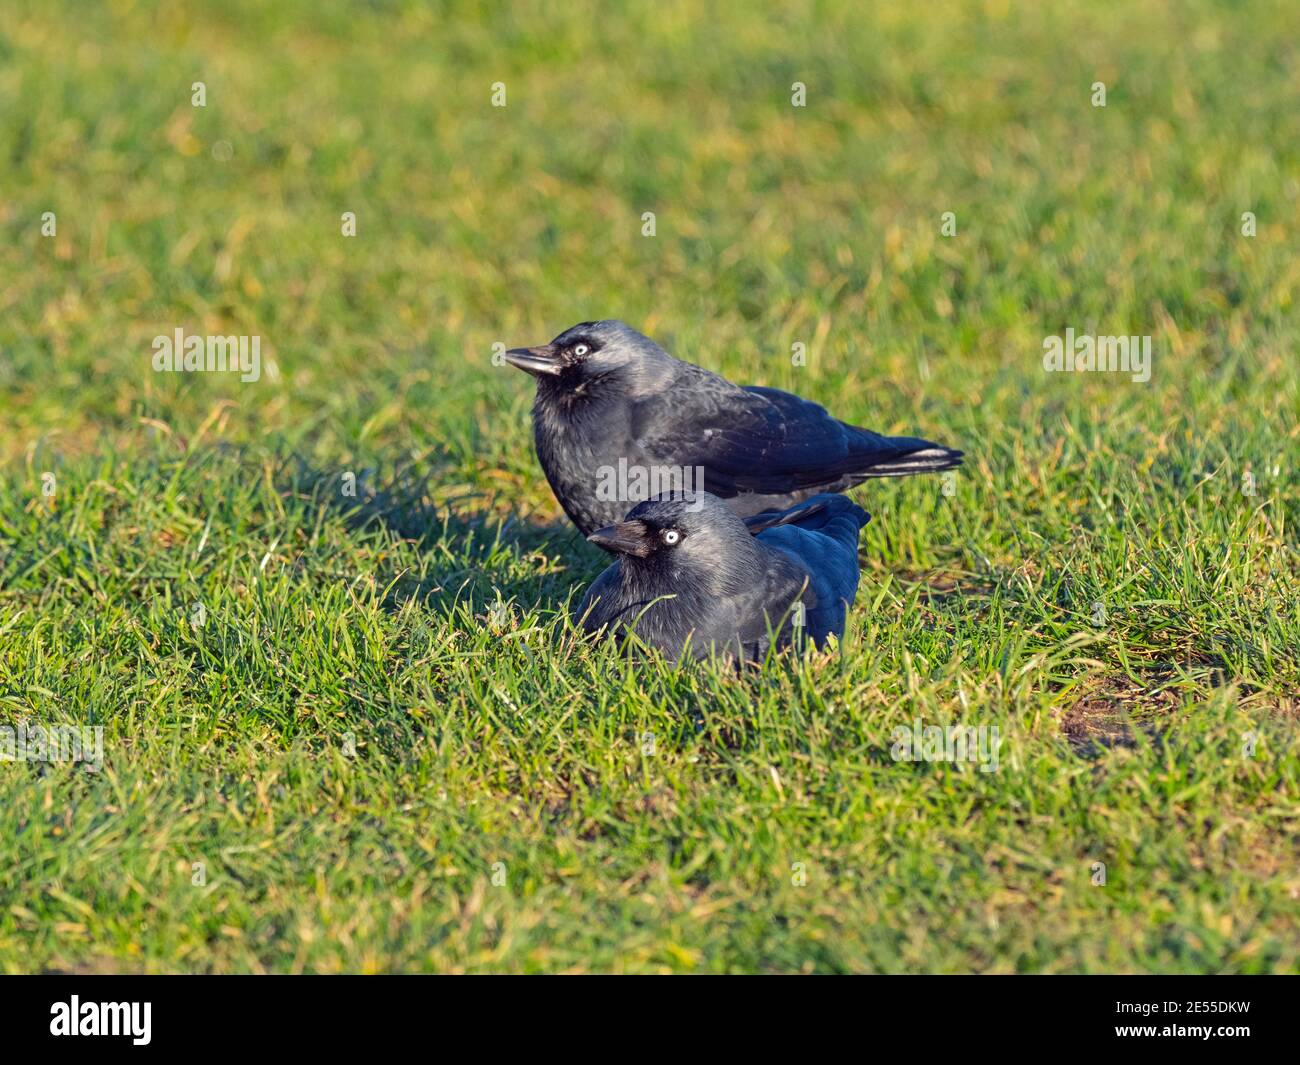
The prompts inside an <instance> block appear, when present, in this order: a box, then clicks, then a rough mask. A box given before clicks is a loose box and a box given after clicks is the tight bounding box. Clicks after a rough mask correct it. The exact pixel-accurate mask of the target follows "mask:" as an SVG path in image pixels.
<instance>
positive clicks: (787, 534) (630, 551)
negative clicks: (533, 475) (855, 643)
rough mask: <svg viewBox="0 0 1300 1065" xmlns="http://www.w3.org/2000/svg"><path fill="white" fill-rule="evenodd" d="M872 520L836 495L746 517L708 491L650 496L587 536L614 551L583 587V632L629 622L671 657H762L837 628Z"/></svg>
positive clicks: (820, 641) (613, 629)
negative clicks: (771, 650) (607, 564)
mask: <svg viewBox="0 0 1300 1065" xmlns="http://www.w3.org/2000/svg"><path fill="white" fill-rule="evenodd" d="M869 520H870V515H868V514H867V512H866V511H865V510H863V509H862V508H861V507H860V506H858V505H857V504H856V503H854V502H853V501H852V500H851V499H847V498H845V497H844V496H838V495H829V494H823V495H817V496H813V497H812V498H811V499H808V500H806V501H805V502H803V503H801V504H799V505H798V506H795V507H791V508H789V509H787V510H780V511H768V512H765V513H763V514H759V515H756V516H755V517H753V518H751V519H750V521H749V523H748V524H746V522H744V521H742V520H741V519H740V518H738V517H737V516H736V515H735V514H733V513H732V512H731V510H730V509H728V507H727V506H726V504H725V503H724V502H723V501H722V500H720V499H718V498H716V497H715V496H711V495H707V494H701V495H698V496H694V497H681V496H676V497H671V498H665V499H653V500H649V501H647V502H644V503H640V504H638V505H637V506H635V507H633V508H632V510H631V511H629V512H628V514H627V517H626V518H625V519H624V520H623V521H620V522H618V523H616V524H614V525H610V526H609V527H608V528H604V529H600V530H598V531H596V532H594V533H592V534H591V535H590V536H589V537H587V539H588V540H590V541H591V542H592V543H593V544H596V545H597V546H599V547H601V548H604V549H605V550H606V551H609V552H610V553H611V554H614V555H617V556H618V558H617V561H616V562H615V563H614V564H613V565H612V566H610V567H609V568H608V569H607V570H605V571H604V572H603V573H602V574H601V575H600V576H599V577H597V578H596V581H595V583H593V584H592V586H591V587H590V588H589V589H588V590H587V594H586V596H585V597H584V598H583V600H582V605H581V606H580V607H579V608H578V614H577V617H578V619H579V620H580V622H581V624H582V626H583V628H584V629H586V631H588V632H598V631H600V630H602V629H605V630H607V631H609V632H610V633H611V634H613V635H615V636H617V637H619V638H623V637H625V636H626V635H627V633H628V632H629V631H631V632H634V633H635V634H636V636H637V637H638V638H639V639H640V640H641V641H643V642H644V643H646V644H648V645H649V646H651V647H654V648H657V649H659V650H660V651H662V652H663V653H664V654H665V655H667V656H668V657H669V658H672V659H674V660H677V659H680V658H681V657H682V656H683V653H684V652H686V651H687V648H688V647H689V654H690V655H692V656H693V657H695V658H702V657H705V656H706V655H708V654H709V653H710V652H711V651H716V652H717V653H719V654H721V655H724V656H734V657H737V658H741V659H745V660H749V661H757V660H761V659H762V658H763V657H764V655H766V653H767V651H768V649H769V647H770V646H772V641H773V640H775V641H776V646H777V647H778V648H780V647H784V646H786V645H788V644H790V643H797V644H802V642H803V641H804V640H806V639H811V640H812V642H813V643H814V644H816V645H817V646H818V647H822V646H824V645H825V643H826V638H827V637H828V636H829V635H830V634H831V633H834V634H835V636H836V638H837V639H839V638H842V637H843V635H844V620H845V617H846V614H847V611H848V606H849V604H850V603H852V602H853V597H854V596H855V595H856V594H857V590H858V533H859V531H860V530H861V529H862V527H863V526H864V525H866V523H867V522H868V521H869Z"/></svg>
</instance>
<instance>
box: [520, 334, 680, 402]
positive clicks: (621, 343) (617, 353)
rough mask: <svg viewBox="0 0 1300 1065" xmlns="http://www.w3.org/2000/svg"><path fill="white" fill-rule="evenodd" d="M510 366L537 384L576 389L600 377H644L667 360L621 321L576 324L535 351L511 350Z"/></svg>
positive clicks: (666, 357)
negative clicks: (525, 374) (535, 379)
mask: <svg viewBox="0 0 1300 1065" xmlns="http://www.w3.org/2000/svg"><path fill="white" fill-rule="evenodd" d="M505 359H506V362H508V363H510V365H511V366H514V367H517V368H518V369H520V370H523V371H524V372H525V373H530V374H532V375H533V376H534V377H536V378H537V379H538V381H539V383H540V382H549V383H550V384H552V385H555V386H558V387H559V388H561V389H569V390H576V389H578V388H580V387H581V386H582V385H584V384H586V383H588V382H590V381H593V380H596V379H599V378H603V377H610V376H613V375H625V376H628V377H634V378H635V377H640V376H644V375H645V374H646V373H647V372H648V371H649V370H650V368H651V367H653V366H655V365H658V364H661V363H670V362H671V357H670V356H669V355H668V353H667V352H666V351H664V349H663V348H661V347H660V346H659V345H658V344H656V343H655V342H654V341H653V340H651V339H650V338H649V337H647V336H643V335H642V334H640V333H638V332H637V331H636V330H635V329H633V328H632V327H631V326H629V325H627V324H626V323H624V322H620V321H616V320H614V319H609V320H607V321H603V322H579V323H578V324H577V325H575V326H572V327H571V328H569V329H566V330H565V331H564V332H563V333H561V334H560V335H559V336H557V337H556V338H555V339H554V340H552V341H551V342H550V343H549V344H543V345H542V346H541V347H536V348H511V349H510V350H509V351H507V352H506V354H505Z"/></svg>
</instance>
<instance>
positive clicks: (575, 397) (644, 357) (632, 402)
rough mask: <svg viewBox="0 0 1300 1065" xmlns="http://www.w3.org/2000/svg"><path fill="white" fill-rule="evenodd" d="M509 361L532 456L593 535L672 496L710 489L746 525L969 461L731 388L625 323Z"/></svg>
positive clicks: (783, 396)
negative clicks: (631, 511)
mask: <svg viewBox="0 0 1300 1065" xmlns="http://www.w3.org/2000/svg"><path fill="white" fill-rule="evenodd" d="M505 358H506V360H507V361H508V362H509V363H510V364H511V365H512V366H517V367H518V368H519V369H521V370H525V371H527V372H528V373H530V374H532V375H533V376H534V377H536V378H537V400H536V402H535V403H534V404H533V439H534V440H535V442H536V444H537V457H538V458H539V459H540V460H541V464H542V469H543V470H544V471H545V472H546V479H547V480H548V481H550V483H551V488H552V490H553V491H554V492H555V497H556V499H558V500H559V501H560V505H561V506H562V507H563V508H564V511H565V513H566V514H568V515H569V517H570V518H571V519H572V520H573V523H574V524H575V525H577V526H578V528H579V529H581V530H582V532H583V534H584V535H586V534H589V533H591V532H593V531H594V530H596V529H598V528H600V527H601V526H604V525H610V524H612V523H613V522H616V521H618V520H619V518H621V517H622V516H623V514H624V513H625V512H626V511H627V509H628V506H629V504H630V503H636V502H640V501H641V500H644V499H647V498H650V497H651V496H655V495H661V494H664V495H666V494H669V493H670V492H674V491H676V492H681V491H692V490H695V491H698V490H704V491H707V492H709V493H711V494H713V495H716V496H719V497H720V498H722V499H724V500H726V502H727V505H728V506H729V507H730V508H731V509H732V510H733V511H734V512H735V513H737V514H739V515H740V516H741V517H749V516H751V515H754V514H758V513H760V512H762V511H764V510H770V509H773V508H775V509H784V508H786V507H790V506H792V505H794V504H795V503H798V502H799V501H800V500H803V499H807V498H809V497H810V496H813V495H817V494H818V493H821V492H843V491H844V490H845V489H847V488H851V487H853V486H854V485H855V484H860V483H861V482H862V481H864V480H866V479H867V478H869V477H903V476H906V475H907V474H911V473H928V472H931V471H934V470H946V469H949V468H950V467H953V466H957V465H960V463H961V457H962V453H961V452H960V451H953V450H952V449H951V448H946V447H940V446H939V445H938V444H933V443H931V442H930V441H929V440H921V439H919V438H917V437H911V436H881V435H880V434H878V433H873V432H871V430H869V429H859V428H858V427H857V426H853V425H848V424H846V423H844V422H841V421H836V420H835V419H834V418H832V417H831V416H830V415H829V414H827V413H826V411H825V409H824V408H822V407H819V406H818V405H817V404H816V403H811V402H809V401H808V400H806V399H801V398H800V397H798V396H795V395H791V394H790V393H789V392H782V391H780V390H779V389H775V388H758V387H752V388H741V387H740V386H739V385H733V384H732V383H731V382H730V381H728V380H726V378H723V377H719V376H718V375H717V374H715V373H710V372H709V371H708V370H704V369H701V368H700V367H698V366H693V365H691V364H690V363H688V362H682V361H680V360H678V359H675V358H673V357H672V356H671V355H669V354H668V352H666V351H664V349H663V348H661V347H660V346H659V345H658V344H656V343H655V342H654V341H653V340H651V339H650V338H649V337H645V336H642V335H641V334H640V333H638V332H637V331H636V330H635V329H632V328H631V327H629V326H627V325H625V324H624V323H622V322H618V321H605V322H583V323H581V324H579V325H575V326H574V327H573V328H572V329H566V330H565V331H564V332H563V333H561V334H560V335H559V336H557V337H556V338H555V339H554V340H552V341H551V342H550V343H549V344H546V345H544V346H542V347H537V348H514V349H512V350H510V351H507V352H506V353H505ZM620 470H623V471H630V473H631V476H625V477H623V478H622V480H621V481H620V477H619V473H618V471H620ZM656 471H659V473H658V487H657V490H656V480H655V479H656ZM674 476H675V477H676V478H677V479H676V481H673V480H672V478H673V477H674ZM638 477H639V478H640V479H638ZM698 478H702V480H703V484H699V483H695V482H696V480H697V479H698ZM665 480H669V481H670V483H667V484H665V483H664V481H665ZM624 482H626V483H624ZM624 488H626V489H627V490H621V489H624Z"/></svg>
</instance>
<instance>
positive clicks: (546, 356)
mask: <svg viewBox="0 0 1300 1065" xmlns="http://www.w3.org/2000/svg"><path fill="white" fill-rule="evenodd" d="M506 362H508V363H510V365H511V366H515V367H518V368H519V369H521V370H523V371H524V372H525V373H530V374H532V375H533V376H534V377H541V376H543V375H552V376H553V375H555V374H557V373H559V372H560V371H561V370H562V369H564V367H563V366H562V365H560V360H559V357H558V355H557V354H556V351H555V347H554V345H552V344H545V345H543V346H542V347H540V348H511V349H510V350H509V351H507V352H506Z"/></svg>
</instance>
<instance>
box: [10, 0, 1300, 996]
mask: <svg viewBox="0 0 1300 1065" xmlns="http://www.w3.org/2000/svg"><path fill="white" fill-rule="evenodd" d="M547 8H548V10H546V11H545V13H544V14H543V13H542V9H541V6H540V5H538V7H537V8H536V9H533V8H532V7H531V5H529V6H528V10H524V9H523V5H511V7H510V8H509V9H505V8H503V9H502V11H501V12H499V13H497V14H496V15H489V14H487V13H485V12H484V10H483V6H482V5H479V4H468V3H466V4H457V3H445V4H433V5H428V6H427V7H426V6H425V5H422V4H415V3H410V4H407V3H400V2H396V0H394V2H388V0H373V2H371V3H366V4H345V3H341V2H332V0H285V2H280V3H275V4H271V3H265V4H262V3H252V2H249V0H227V2H226V3H222V4H206V5H199V4H193V5H190V4H182V3H177V2H162V3H157V4H150V3H143V2H135V3H132V2H131V0H113V2H111V3H105V4H93V5H91V4H82V3H75V2H72V0H66V2H65V0H9V2H7V3H5V4H4V5H3V10H2V11H0V415H2V416H0V723H3V724H6V725H8V726H11V727H17V726H22V725H28V726H34V725H47V726H48V725H57V724H65V725H76V726H102V728H103V730H104V732H103V743H104V750H103V763H102V766H101V768H100V769H99V771H98V772H94V771H92V770H91V769H90V768H88V767H87V766H85V765H82V764H76V763H67V762H57V761H46V762H41V761H9V762H0V809H3V810H4V817H3V818H0V970H4V971H41V970H52V969H53V970H70V971H77V972H83V971H84V972H98V971H192V972H249V971H252V972H268V971H271V972H298V971H310V972H333V971H365V972H374V971H405V970H452V971H475V972H482V971H526V972H536V971H548V972H553V971H665V970H672V971H763V972H768V971H822V972H842V971H855V972H856V971H891V972H892V971H937V972H970V971H977V972H1007V971H1022V972H1024V971H1033V972H1080V971H1082V972H1099V971H1119V972H1143V971H1161V972H1163V971H1177V972H1252V973H1253V972H1295V971H1297V970H1298V969H1300V865H1298V863H1297V855H1298V854H1300V759H1298V758H1297V754H1298V752H1300V745H1298V744H1297V740H1296V727H1297V718H1298V716H1300V541H1298V536H1297V529H1300V478H1298V477H1297V458H1298V457H1300V354H1298V351H1300V315H1297V307H1296V290H1297V285H1298V283H1300V256H1298V255H1297V247H1298V246H1300V243H1298V234H1297V228H1296V223H1297V219H1298V218H1300V212H1298V201H1300V7H1298V6H1297V5H1296V4H1295V3H1293V2H1290V0H1249V2H1245V3H1240V4H1233V5H1228V4H1222V5H1220V4H1210V3H1203V2H1188V3H1176V2H1173V0H1169V2H1158V0H1149V2H1140V3H1127V2H1125V3H1119V2H1116V3H1085V2H1082V0H1080V2H1065V3H1052V4H1038V3H1033V4H1031V3H1023V4H1022V3H1010V2H997V0H988V2H984V3H963V4H955V3H942V2H941V3H939V4H937V5H929V6H926V7H920V6H917V5H914V4H903V3H890V4H884V5H880V6H879V7H878V8H877V6H876V5H870V6H868V5H862V4H852V3H848V2H844V3H838V2H806V3H794V4H783V5H780V6H779V7H777V6H776V5H773V7H772V9H771V10H770V11H768V12H767V13H766V14H762V15H760V14H758V13H757V12H755V11H754V10H753V9H752V6H751V5H743V4H739V3H723V4H721V5H707V7H706V5H704V4H700V3H653V4H651V3H645V4H634V5H626V6H623V7H618V6H607V5H596V4H586V3H568V4H563V5H547ZM196 82H202V83H203V88H202V92H203V93H204V94H205V100H204V104H205V106H195V105H194V102H193V100H194V94H195V93H196V92H198V91H199V90H198V89H196V87H195V83H196ZM796 82H800V83H803V84H804V85H805V86H806V106H804V107H796V106H793V105H792V91H793V90H792V86H793V85H794V83H796ZM1098 82H1101V83H1104V85H1105V93H1106V99H1105V106H1094V96H1095V89H1094V85H1095V83H1098ZM495 83H503V85H504V91H505V94H506V95H505V103H506V106H504V107H495V106H493V100H492V97H493V92H494V89H493V86H494V84H495ZM47 212H52V213H53V215H54V218H53V219H52V220H51V219H48V218H47V217H45V216H46V213H47ZM345 212H352V213H353V214H354V215H355V219H356V233H355V236H345V235H344V234H343V232H342V230H343V227H344V225H345V223H344V222H343V220H342V216H343V215H344V213H345ZM646 212H653V213H654V216H655V219H654V227H655V232H654V235H653V236H645V235H643V227H644V222H643V215H644V214H645V213H646ZM945 212H952V216H953V217H952V219H951V220H950V221H951V222H952V223H953V224H955V227H956V231H955V233H952V234H951V235H948V234H945V232H944V231H943V229H944V222H943V219H944V215H945ZM1246 212H1250V213H1251V214H1252V215H1253V218H1254V225H1253V231H1252V232H1251V233H1246V232H1243V229H1246V230H1252V226H1251V224H1250V222H1249V220H1246V221H1243V214H1245V213H1246ZM947 228H948V229H949V230H951V228H952V227H951V225H949V226H948V227H947ZM43 229H44V230H46V231H47V232H43ZM598 317H619V318H623V319H625V320H627V321H628V322H630V323H631V324H633V325H634V326H636V327H637V328H640V329H642V330H643V331H645V332H647V333H649V334H651V335H653V336H655V337H656V338H657V339H659V340H660V341H661V342H662V343H664V344H665V345H666V346H668V347H669V348H670V350H672V351H674V353H675V354H678V355H680V356H682V357H685V358H688V359H690V360H692V361H695V362H698V363H700V364H702V365H704V366H707V367H709V368H710V369H714V370H717V371H720V372H722V373H725V374H727V375H728V376H730V377H732V378H733V379H735V380H738V381H741V382H744V383H752V384H768V385H773V386H776V387H782V388H789V389H793V390H797V391H798V392H800V393H802V394H804V395H806V396H808V397H810V398H813V399H816V400H818V401H820V402H823V403H825V404H827V405H828V406H829V407H831V408H832V409H833V410H834V412H835V413H836V414H837V415H839V416H840V417H843V418H845V419H846V420H850V421H853V422H856V423H859V424H865V425H869V426H871V427H873V428H876V429H878V430H882V431H890V432H914V431H915V432H919V433H921V434H923V435H925V436H928V437H930V438H931V439H935V440H939V441H942V442H944V443H947V444H951V445H953V446H957V447H961V448H964V449H965V451H966V453H967V460H966V465H965V466H964V467H963V469H962V471H961V473H960V476H959V477H958V478H957V479H956V480H955V482H952V483H951V484H950V485H949V486H948V490H947V491H945V489H944V485H943V483H942V482H941V481H940V480H939V479H938V478H922V479H910V480H908V481H904V482H894V483H877V484H872V485H869V486H867V487H866V488H865V489H863V490H862V491H860V492H859V493H858V494H857V495H858V498H859V499H860V500H861V501H862V502H863V503H864V505H865V506H866V507H867V508H868V509H869V510H870V511H871V512H872V514H873V515H874V520H873V521H872V523H871V524H870V525H869V526H868V527H867V529H866V530H865V531H864V534H863V540H862V561H863V580H862V586H861V590H860V592H859V596H858V601H857V604H856V606H855V607H854V609H853V610H852V612H851V615H850V621H849V631H848V633H847V635H846V638H845V641H844V643H843V644H842V646H841V647H840V648H839V650H838V651H837V652H836V653H833V654H830V655H826V656H823V657H818V658H816V659H811V660H808V661H804V662H798V661H790V660H780V661H776V662H772V663H769V664H768V666H766V667H765V668H764V669H763V670H761V671H755V672H753V673H750V674H746V675H743V676H737V675H735V674H734V673H732V672H729V671H728V670H727V669H726V668H725V667H723V666H720V665H717V664H701V665H691V666H686V667H682V668H673V667H671V666H669V665H666V664H664V663H662V662H645V661H642V662H636V661H632V662H629V661H628V660H626V659H625V658H620V657H619V655H618V654H617V653H616V652H615V651H613V650H611V649H610V648H608V647H605V646H599V645H596V646H592V645H590V644H588V643H586V642H584V641H583V640H581V639H579V638H578V637H577V635H576V634H575V632H574V631H573V629H572V627H571V626H570V625H569V624H568V623H567V622H566V620H565V617H566V607H567V606H568V604H570V603H571V602H573V601H575V600H576V597H578V596H580V595H581V593H582V590H583V588H584V587H585V585H586V583H587V582H588V581H589V580H590V579H591V578H592V577H593V576H594V575H595V574H596V573H597V572H598V571H599V569H600V568H601V567H602V566H603V564H604V561H605V560H604V558H603V557H601V556H599V555H598V553H597V552H595V551H594V550H592V549H591V548H590V547H589V546H588V545H586V544H585V543H583V542H582V540H581V538H580V537H578V536H577V535H575V533H574V532H573V530H572V529H571V528H570V527H569V526H568V525H567V523H566V522H565V521H564V520H563V515H562V513H561V512H560V511H559V508H558V506H557V505H556V503H555V501H554V499H553V498H552V496H551V494H550V491H549V489H548V487H547V485H546V482H545V480H544V478H543V476H542V474H541V471H540V469H539V467H538V465H537V462H536V459H535V457H534V455H533V450H532V441H531V429H530V425H529V407H530V404H531V399H532V397H531V387H530V382H529V381H528V380H527V379H526V378H525V377H524V376H523V375H522V374H520V373H518V372H517V371H514V370H512V369H511V368H509V367H508V366H500V365H496V364H494V361H493V352H494V347H493V345H495V344H505V345H506V346H514V345H516V344H524V343H529V344H532V343H540V342H543V341H545V340H547V339H549V338H550V337H551V336H552V335H554V334H555V333H558V332H559V331H560V330H561V329H563V328H565V327H567V326H569V325H571V324H573V323H574V322H577V321H580V320H584V319H590V318H598ZM178 328H180V329H184V330H185V331H186V332H187V333H190V334H231V335H234V334H241V335H249V336H258V337H260V338H261V345H262V347H261V353H262V366H261V370H262V373H261V376H260V379H259V380H257V381H255V382H247V383H241V381H240V380H239V379H238V377H237V376H234V375H230V374H226V375H219V374H208V373H204V374H198V373H191V374H167V373H155V372H154V371H153V369H152V366H151V359H152V349H151V344H152V341H153V338H154V337H155V336H157V335H159V334H164V335H169V336H170V335H171V334H172V333H173V332H174V331H175V330H176V329H178ZM1066 329H1073V330H1074V331H1075V332H1076V333H1077V334H1085V333H1086V334H1095V335H1129V334H1133V335H1149V336H1150V337H1151V338H1152V362H1151V376H1150V380H1149V381H1148V382H1146V383H1138V382H1134V381H1133V380H1131V377H1130V375H1127V374H1119V373H1094V374H1070V373H1048V372H1045V371H1044V368H1043V344H1044V339H1045V338H1046V337H1049V336H1052V335H1060V334H1064V332H1065V330H1066ZM795 344H803V345H805V350H806V354H807V358H806V365H798V364H797V360H794V361H792V356H791V352H792V350H793V349H792V345H795ZM349 475H351V477H350V476H349ZM353 478H355V482H356V486H357V488H356V494H355V495H349V494H347V488H348V487H349V486H350V485H351V483H352V479H353ZM917 722H919V723H921V724H922V725H931V726H933V725H939V726H946V725H949V724H951V723H955V722H960V723H962V724H963V725H969V726H972V727H977V728H984V729H987V730H992V729H994V728H996V729H997V730H998V735H999V737H1000V739H1001V741H1002V743H1001V747H1000V759H999V762H998V765H997V769H996V771H993V772H983V771H981V770H980V768H979V767H978V766H976V765H974V764H971V763H969V762H967V763H962V762H948V761H931V762H925V761H920V762H909V761H899V760H895V758H894V757H892V755H891V745H892V743H893V742H894V734H895V730H896V729H898V728H900V727H904V728H911V727H913V725H914V724H915V723H917ZM1103 881H1104V882H1103Z"/></svg>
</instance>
